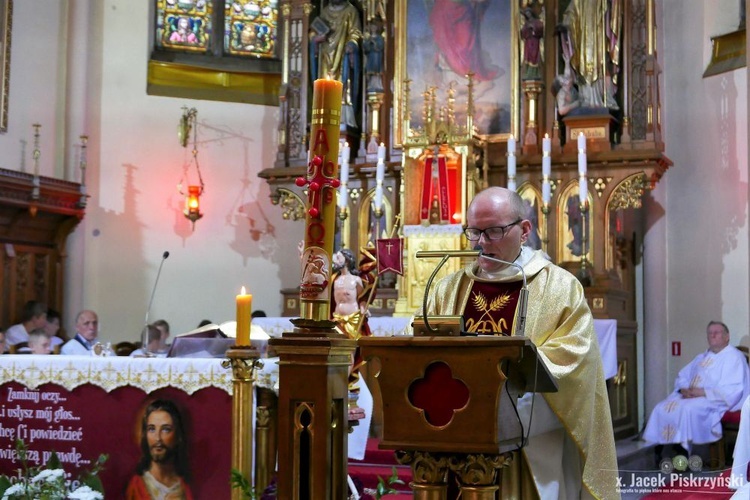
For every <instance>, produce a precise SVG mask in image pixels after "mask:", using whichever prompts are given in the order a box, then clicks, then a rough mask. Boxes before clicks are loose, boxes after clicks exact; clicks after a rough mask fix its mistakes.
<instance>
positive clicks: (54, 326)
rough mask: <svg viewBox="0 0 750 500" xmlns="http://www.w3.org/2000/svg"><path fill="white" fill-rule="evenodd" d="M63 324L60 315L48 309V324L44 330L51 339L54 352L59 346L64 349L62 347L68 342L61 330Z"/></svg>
mask: <svg viewBox="0 0 750 500" xmlns="http://www.w3.org/2000/svg"><path fill="white" fill-rule="evenodd" d="M61 324H62V321H61V318H60V313H59V312H57V311H55V310H54V309H47V324H46V325H45V326H44V329H45V331H46V332H47V336H48V337H49V339H50V345H51V346H52V350H55V348H56V347H58V346H60V347H62V345H63V344H64V343H65V342H67V341H68V338H67V336H65V335H64V334H63V333H62V330H61V329H60V326H61ZM58 349H59V348H58Z"/></svg>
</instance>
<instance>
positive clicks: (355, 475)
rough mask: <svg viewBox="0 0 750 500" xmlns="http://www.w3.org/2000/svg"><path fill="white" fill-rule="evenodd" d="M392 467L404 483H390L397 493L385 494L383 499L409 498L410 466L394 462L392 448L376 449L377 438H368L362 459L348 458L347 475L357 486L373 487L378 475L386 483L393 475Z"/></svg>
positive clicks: (376, 482)
mask: <svg viewBox="0 0 750 500" xmlns="http://www.w3.org/2000/svg"><path fill="white" fill-rule="evenodd" d="M393 467H396V472H397V474H398V478H399V479H400V480H401V481H403V482H404V484H396V485H392V488H393V489H395V490H396V491H398V493H399V494H397V495H396V494H392V495H385V496H383V497H382V498H384V499H386V498H387V499H391V500H395V499H399V498H411V497H412V495H411V489H410V488H409V481H411V467H408V466H406V465H399V464H398V462H396V457H395V456H394V451H393V450H380V449H378V441H377V439H372V438H371V439H369V440H368V441H367V448H366V449H365V458H364V459H363V460H349V475H350V476H351V477H352V480H354V482H355V484H357V487H358V488H359V486H360V484H361V485H362V486H363V487H364V488H365V489H375V488H376V487H377V486H378V477H381V478H383V480H384V481H385V482H386V483H387V482H388V478H389V477H391V476H392V475H393Z"/></svg>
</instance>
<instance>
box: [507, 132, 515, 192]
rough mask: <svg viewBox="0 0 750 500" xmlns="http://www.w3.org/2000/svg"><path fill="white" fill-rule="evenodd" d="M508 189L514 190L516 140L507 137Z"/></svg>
mask: <svg viewBox="0 0 750 500" xmlns="http://www.w3.org/2000/svg"><path fill="white" fill-rule="evenodd" d="M508 189H510V190H511V191H515V190H516V138H515V137H513V136H512V135H511V136H510V137H508Z"/></svg>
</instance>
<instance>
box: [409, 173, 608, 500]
mask: <svg viewBox="0 0 750 500" xmlns="http://www.w3.org/2000/svg"><path fill="white" fill-rule="evenodd" d="M525 213H526V212H525V210H524V203H523V199H522V198H521V197H520V196H519V195H518V194H517V193H516V192H514V191H509V190H507V189H505V188H500V187H492V188H488V189H486V190H484V191H482V192H480V193H479V194H477V196H476V197H475V198H474V199H473V200H472V202H471V205H470V206H469V209H468V212H467V222H468V225H467V228H466V229H465V235H466V237H467V238H468V239H469V241H470V243H471V244H472V245H475V246H478V247H480V248H481V250H482V255H486V256H488V257H490V258H494V259H501V260H505V261H510V262H515V263H516V264H518V265H520V266H522V267H523V269H524V271H525V273H526V277H527V280H528V289H529V300H528V315H527V325H526V334H527V335H528V336H529V338H530V339H531V341H532V342H533V343H534V344H535V345H536V346H537V347H538V352H539V355H540V358H541V359H542V360H543V362H544V363H545V364H546V366H547V368H548V370H549V371H550V373H551V374H552V376H553V377H554V378H555V380H556V382H557V384H558V387H559V391H558V392H556V393H547V394H543V397H542V396H540V395H536V396H534V395H531V394H526V395H524V396H523V397H522V398H520V400H519V413H520V414H521V418H522V421H523V422H524V425H525V424H526V422H528V421H529V419H528V414H529V408H530V407H531V405H530V401H531V399H532V397H533V398H535V399H536V402H535V406H534V407H533V408H534V418H533V420H532V422H533V424H532V425H533V427H532V430H531V436H530V439H529V442H528V444H527V446H526V447H525V448H523V450H522V454H523V459H522V460H514V462H516V463H518V464H520V466H521V468H522V470H523V472H522V476H523V477H524V478H525V480H526V481H525V482H526V484H523V485H522V487H520V488H519V483H518V482H517V481H516V478H517V477H518V476H517V475H516V474H508V473H505V471H507V470H508V469H505V470H504V476H503V480H502V481H503V485H502V498H517V497H518V496H519V491H520V494H521V496H523V498H542V499H546V498H566V499H574V498H606V499H612V498H620V494H619V492H618V489H617V458H616V454H615V446H614V437H613V432H612V418H611V416H610V411H609V402H608V397H607V390H606V387H605V381H604V373H603V371H602V361H601V356H600V354H599V346H598V342H597V338H596V333H595V332H594V321H593V317H592V315H591V311H590V310H589V307H588V304H587V303H586V298H585V297H584V292H583V287H582V286H581V284H580V283H579V282H578V281H577V280H576V278H575V277H574V276H573V275H572V274H570V273H569V272H568V271H566V270H564V269H562V268H560V267H558V266H556V265H554V264H552V263H551V262H550V261H548V260H547V259H546V258H545V256H544V254H543V253H542V252H541V251H533V250H531V249H529V248H528V247H522V245H523V243H524V242H525V241H526V239H527V238H528V236H529V233H530V231H531V223H530V222H529V221H528V220H526V219H524V217H525ZM521 284H522V275H521V273H520V271H519V270H518V269H517V268H516V267H512V266H508V265H505V264H501V263H498V262H496V261H494V260H490V259H489V258H484V257H482V256H480V257H478V259H477V261H476V262H475V263H473V264H471V265H470V266H467V267H466V268H464V269H462V270H460V271H458V272H456V273H454V274H452V275H450V276H447V277H445V278H443V279H442V280H441V281H439V282H438V283H437V284H436V286H435V287H433V289H432V290H431V292H430V294H429V297H428V301H427V314H429V315H459V314H461V315H463V316H464V319H465V322H466V329H467V330H468V331H474V332H477V333H490V332H493V331H494V332H500V333H504V334H508V335H509V334H511V332H512V331H513V326H514V322H515V320H516V317H515V311H516V307H515V306H516V304H517V302H518V294H519V292H520V289H521ZM418 314H420V313H418ZM516 458H518V456H517V457H516ZM529 479H533V486H531V484H530V483H529V482H528V481H529ZM514 489H515V490H516V491H515V493H514V491H513V490H514Z"/></svg>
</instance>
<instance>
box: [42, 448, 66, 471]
mask: <svg viewBox="0 0 750 500" xmlns="http://www.w3.org/2000/svg"><path fill="white" fill-rule="evenodd" d="M44 467H45V468H46V469H49V470H53V469H62V468H63V466H62V464H61V463H60V457H58V456H57V452H56V451H53V452H52V454H51V455H50V457H49V460H47V464H46V465H45V466H44Z"/></svg>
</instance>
